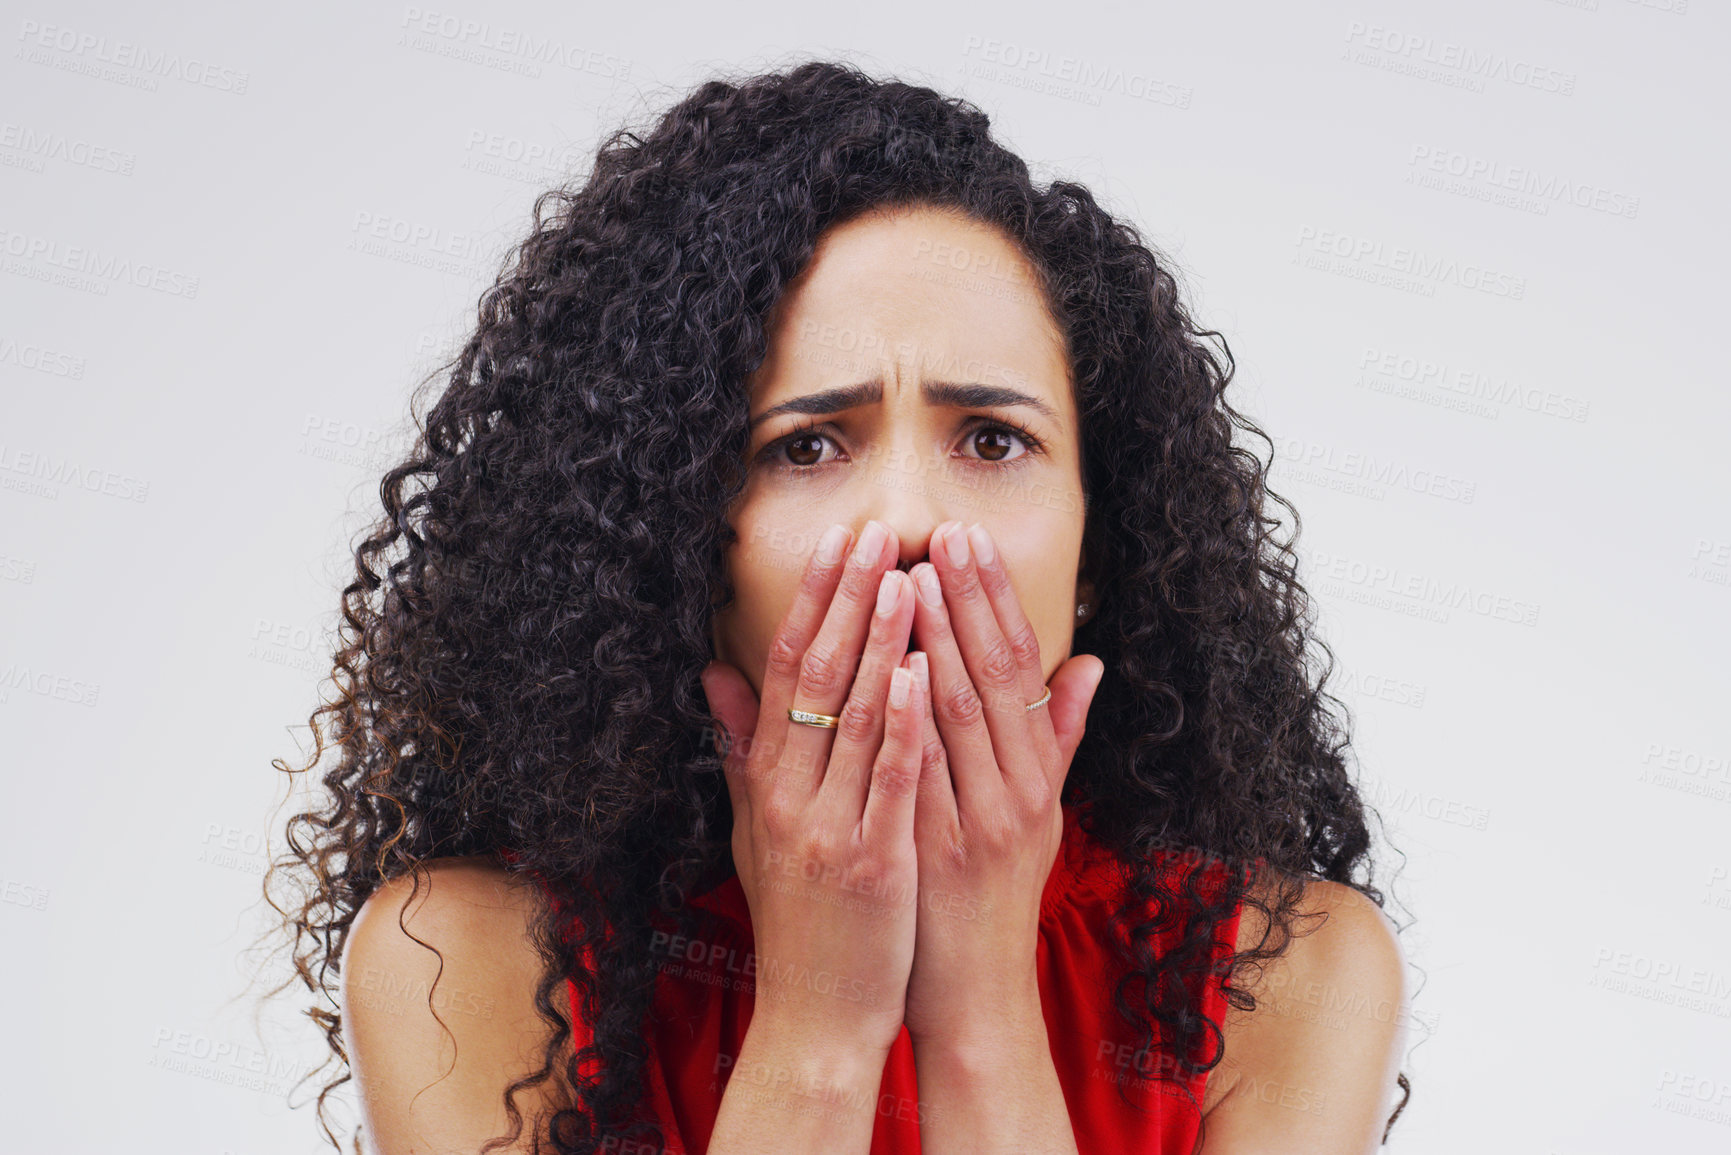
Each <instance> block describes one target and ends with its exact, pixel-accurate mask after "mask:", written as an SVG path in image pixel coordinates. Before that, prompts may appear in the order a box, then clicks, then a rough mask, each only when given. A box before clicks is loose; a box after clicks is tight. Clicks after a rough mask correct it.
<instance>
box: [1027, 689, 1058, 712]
mask: <svg viewBox="0 0 1731 1155" xmlns="http://www.w3.org/2000/svg"><path fill="white" fill-rule="evenodd" d="M1051 700H1052V687H1050V686H1047V687H1046V692H1045V693H1044V694H1042V695H1041V696H1040V700H1039V701H1038V702H1035V703H1033V704H1032V705H1030V706H1028V707H1027V708H1028V709H1030V710H1038V709H1039V708H1040V707H1041V706H1044V705H1045V704H1046V703H1047V702H1050V701H1051Z"/></svg>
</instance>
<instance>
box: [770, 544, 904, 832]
mask: <svg viewBox="0 0 1731 1155" xmlns="http://www.w3.org/2000/svg"><path fill="white" fill-rule="evenodd" d="M897 552H898V550H897V549H896V547H895V544H894V540H893V539H892V538H891V536H890V533H889V529H888V527H887V526H885V525H884V524H883V523H881V522H878V521H870V522H867V523H866V527H865V529H864V530H863V531H861V533H860V536H859V542H858V543H857V544H856V545H855V546H854V550H853V553H852V554H851V555H849V557H848V559H847V561H846V563H845V564H844V566H843V569H842V572H841V580H840V584H839V585H837V586H836V588H835V595H834V597H833V598H831V600H830V602H829V605H828V606H827V608H826V609H825V610H824V614H823V625H822V626H821V627H820V628H819V629H818V631H817V636H816V637H814V638H812V639H811V642H810V644H809V645H808V646H807V647H806V648H805V651H804V653H803V654H802V655H801V656H800V658H799V660H798V662H797V663H796V664H795V666H794V668H795V669H796V670H797V675H796V677H795V680H794V689H793V692H792V694H791V695H790V700H789V701H788V703H787V706H784V707H782V708H781V710H780V711H779V712H780V716H781V718H782V720H783V722H785V723H786V726H787V728H786V742H787V753H786V762H787V764H792V765H797V766H799V767H800V768H801V769H802V774H801V777H802V779H803V780H804V781H805V782H806V783H807V786H806V788H804V789H803V791H802V797H804V798H806V799H810V798H813V797H815V796H816V794H817V791H818V790H819V789H820V788H821V786H822V784H823V779H824V776H825V775H826V774H827V773H828V769H827V768H828V766H829V761H830V751H831V749H832V747H833V746H834V744H835V741H836V734H837V733H838V731H839V727H830V726H812V725H806V724H803V723H799V722H793V721H792V720H791V719H788V717H787V707H793V708H795V709H799V710H808V711H810V712H812V713H814V714H829V715H833V716H838V717H839V716H840V714H841V712H842V707H843V706H844V705H846V703H847V700H848V695H849V693H850V692H851V691H852V689H853V684H854V680H855V679H856V678H857V677H858V675H859V671H860V655H861V652H862V651H863V649H864V647H865V644H866V637H867V634H868V632H869V630H870V628H871V624H872V616H873V612H874V609H875V607H876V605H877V598H878V589H879V586H880V585H881V584H882V581H883V573H884V570H885V568H886V566H890V565H894V564H895V556H896V553H897ZM886 559H887V560H886ZM894 666H895V663H894V661H893V660H892V662H891V663H890V668H891V669H893V668H894ZM885 677H886V679H887V677H888V671H887V670H886V671H885ZM885 688H887V686H886V687H885ZM880 724H881V723H880ZM867 764H868V765H869V764H870V762H869V757H868V760H867ZM854 813H855V815H856V819H857V815H858V811H857V810H856V811H855V812H854ZM851 828H852V826H851V825H850V829H851Z"/></svg>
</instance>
